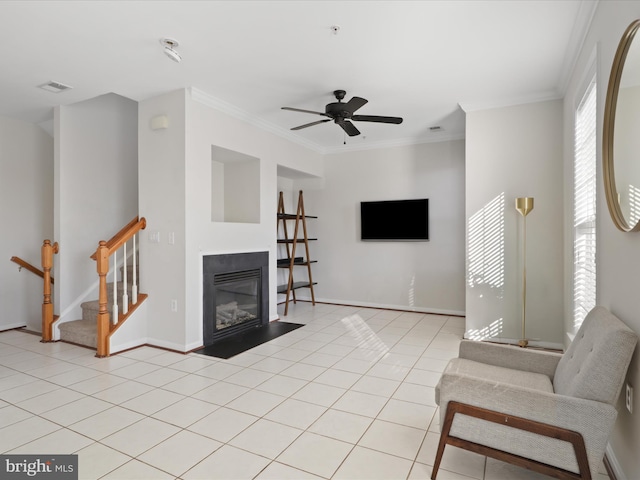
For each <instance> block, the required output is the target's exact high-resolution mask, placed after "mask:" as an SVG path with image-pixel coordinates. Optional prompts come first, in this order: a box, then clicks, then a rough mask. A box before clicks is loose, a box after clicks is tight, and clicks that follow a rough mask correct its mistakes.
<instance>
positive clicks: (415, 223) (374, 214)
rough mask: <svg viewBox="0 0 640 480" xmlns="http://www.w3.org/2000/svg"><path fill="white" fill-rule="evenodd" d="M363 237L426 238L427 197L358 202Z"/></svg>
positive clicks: (427, 225) (391, 238)
mask: <svg viewBox="0 0 640 480" xmlns="http://www.w3.org/2000/svg"><path fill="white" fill-rule="evenodd" d="M360 227H361V228H360V231H361V236H360V238H361V239H362V240H382V241H425V240H429V199H428V198H420V199H415V200H385V201H379V202H360Z"/></svg>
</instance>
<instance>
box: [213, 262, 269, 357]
mask: <svg viewBox="0 0 640 480" xmlns="http://www.w3.org/2000/svg"><path fill="white" fill-rule="evenodd" d="M203 287H204V288H203V319H202V333H203V342H204V345H205V346H208V345H212V344H214V343H215V342H217V341H219V340H222V339H225V338H228V337H230V336H233V335H236V334H238V333H241V332H246V331H247V330H249V329H252V328H256V327H260V326H262V325H266V324H267V323H269V253H268V252H250V253H234V254H224V255H206V256H204V257H203Z"/></svg>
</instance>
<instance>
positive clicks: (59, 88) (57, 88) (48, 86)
mask: <svg viewBox="0 0 640 480" xmlns="http://www.w3.org/2000/svg"><path fill="white" fill-rule="evenodd" d="M38 88H41V89H43V90H46V91H47V92H53V93H60V92H64V91H65V90H69V89H71V88H73V87H71V86H69V85H65V84H64V83H60V82H47V83H43V84H42V85H38Z"/></svg>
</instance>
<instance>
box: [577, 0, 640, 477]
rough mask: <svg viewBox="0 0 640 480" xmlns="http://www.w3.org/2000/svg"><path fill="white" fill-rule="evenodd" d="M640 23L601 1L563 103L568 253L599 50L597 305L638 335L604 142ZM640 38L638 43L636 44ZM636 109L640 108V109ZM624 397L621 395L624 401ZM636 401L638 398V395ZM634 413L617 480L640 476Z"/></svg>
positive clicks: (638, 238) (635, 362)
mask: <svg viewBox="0 0 640 480" xmlns="http://www.w3.org/2000/svg"><path fill="white" fill-rule="evenodd" d="M637 18H640V2H637V1H634V2H626V1H606V2H600V3H599V4H598V8H597V10H596V13H595V15H594V18H593V21H592V24H591V28H590V29H589V32H588V35H587V37H586V39H585V42H584V45H583V48H582V51H581V53H580V56H579V58H578V61H577V64H576V67H575V71H574V73H573V75H572V77H571V80H570V83H569V86H568V89H567V92H566V95H565V102H564V131H565V134H564V137H565V155H564V165H565V172H566V174H565V180H564V188H565V191H566V192H567V195H566V198H565V211H566V213H567V215H566V220H565V224H566V226H567V230H566V232H567V250H568V251H570V243H569V242H570V241H571V240H570V239H571V236H570V235H571V234H570V227H571V201H572V200H571V198H572V196H571V192H572V189H573V188H572V174H571V172H572V167H571V165H572V162H573V154H572V145H573V135H572V132H573V116H574V108H575V102H576V99H577V96H578V95H579V91H580V88H581V85H582V83H583V80H584V76H585V71H586V70H587V69H588V67H589V63H590V58H591V57H592V55H593V53H594V52H596V51H597V53H598V61H597V81H598V90H597V94H598V123H597V125H598V137H597V138H598V149H597V152H598V192H597V216H598V218H597V303H598V304H600V305H603V306H605V307H607V308H609V309H610V310H611V311H612V312H613V313H614V314H615V315H617V316H618V317H619V318H620V319H621V320H622V321H623V322H625V323H626V324H627V325H629V326H630V327H631V328H632V329H633V330H634V331H635V332H636V333H640V295H638V285H640V255H639V254H638V253H639V252H640V234H638V233H622V232H621V231H619V230H617V229H616V227H615V226H614V224H613V222H612V221H611V219H610V217H609V212H608V210H607V205H606V199H605V195H604V187H603V185H604V183H603V179H602V167H601V159H602V155H601V151H602V150H601V146H602V142H601V138H602V121H603V114H604V103H605V98H606V91H607V85H608V81H609V75H610V72H611V65H612V63H613V57H614V55H615V52H616V49H617V47H618V42H619V41H620V38H621V36H622V34H623V33H624V31H625V29H626V28H627V26H628V25H629V24H630V23H631V22H632V21H634V20H636V19H637ZM639 40H640V39H638V38H636V42H637V41H639ZM636 108H640V105H639V106H637V107H636ZM567 261H568V265H567V268H566V275H567V283H568V284H570V276H571V274H572V269H571V265H570V261H571V258H570V257H569V256H567ZM567 300H568V302H567V306H566V309H565V318H566V323H565V329H566V330H567V331H568V332H572V331H573V328H574V327H573V325H572V322H571V319H572V312H571V304H570V300H571V297H570V293H569V292H568V293H567ZM627 379H628V381H629V382H630V383H631V384H632V385H633V386H634V387H636V391H638V386H640V365H639V356H638V353H637V349H636V354H635V355H634V357H633V359H632V362H631V366H630V367H629V372H628V374H627ZM621 397H622V396H621ZM636 397H637V396H636ZM635 409H636V412H634V414H633V415H632V414H629V413H628V412H627V411H626V410H625V407H624V400H623V399H622V398H621V399H620V401H619V402H618V420H617V423H616V426H615V429H614V431H613V434H612V436H611V439H610V442H609V443H610V446H611V451H610V452H609V458H610V459H611V460H612V461H613V463H614V469H615V470H616V474H617V477H618V479H619V480H625V479H628V480H633V479H636V478H638V472H640V456H639V455H638V448H639V446H640V416H639V415H638V413H637V412H640V404H638V402H637V400H636V401H635Z"/></svg>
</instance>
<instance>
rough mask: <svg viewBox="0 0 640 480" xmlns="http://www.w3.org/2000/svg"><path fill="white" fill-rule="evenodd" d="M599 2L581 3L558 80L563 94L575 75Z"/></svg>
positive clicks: (592, 0) (589, 0)
mask: <svg viewBox="0 0 640 480" xmlns="http://www.w3.org/2000/svg"><path fill="white" fill-rule="evenodd" d="M599 3H600V0H583V1H582V2H581V3H580V9H579V10H578V15H577V16H576V21H575V23H574V24H573V29H572V30H571V36H570V37H569V43H568V45H567V50H566V51H565V54H564V62H563V63H562V65H563V66H562V71H561V72H560V77H559V80H558V86H559V87H558V90H559V91H560V93H562V96H564V94H565V93H566V91H567V88H568V86H569V81H570V79H571V77H572V76H573V73H574V70H575V68H576V64H577V63H578V57H579V56H580V52H581V51H582V49H583V48H584V43H585V41H586V39H587V34H588V33H589V29H590V28H591V23H592V22H593V17H594V15H595V13H596V10H597V8H598V4H599Z"/></svg>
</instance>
